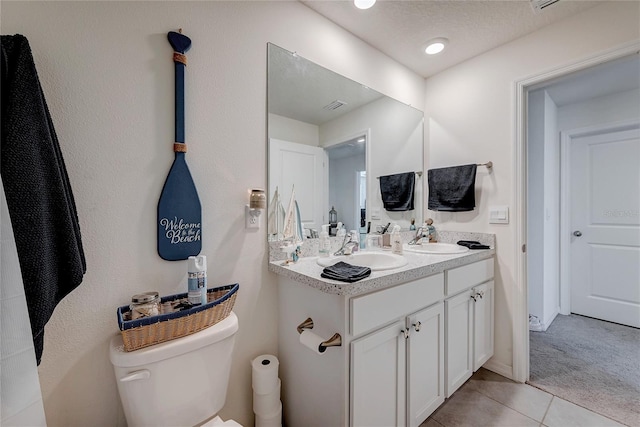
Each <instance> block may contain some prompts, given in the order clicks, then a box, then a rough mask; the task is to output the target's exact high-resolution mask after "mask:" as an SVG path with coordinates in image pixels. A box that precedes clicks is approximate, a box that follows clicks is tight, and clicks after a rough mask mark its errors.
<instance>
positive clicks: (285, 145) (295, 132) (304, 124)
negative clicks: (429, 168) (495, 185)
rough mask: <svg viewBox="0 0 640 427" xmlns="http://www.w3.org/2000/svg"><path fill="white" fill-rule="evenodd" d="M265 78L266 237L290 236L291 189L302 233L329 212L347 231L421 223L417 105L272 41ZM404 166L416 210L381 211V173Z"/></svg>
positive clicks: (420, 143) (399, 170)
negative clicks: (412, 177)
mask: <svg viewBox="0 0 640 427" xmlns="http://www.w3.org/2000/svg"><path fill="white" fill-rule="evenodd" d="M372 72H374V71H372ZM267 77H268V85H267V115H268V125H267V129H268V131H267V133H268V144H269V147H268V153H269V154H268V159H269V166H268V175H269V176H268V180H269V191H268V196H267V197H268V200H269V204H270V206H269V207H268V211H269V212H270V221H269V223H270V225H269V227H268V229H269V231H268V233H269V241H277V240H283V239H284V238H286V237H288V236H283V235H282V231H283V228H282V227H283V226H282V222H283V219H284V216H285V215H286V212H285V211H286V210H288V206H289V201H290V198H291V194H292V191H295V199H296V201H297V203H298V208H299V218H300V220H301V222H302V224H303V226H304V229H305V230H304V231H303V233H304V234H306V235H307V236H309V235H315V233H313V232H312V231H311V230H313V231H315V232H317V233H319V232H320V231H321V230H322V225H323V224H329V223H330V218H329V216H330V211H331V213H334V212H335V217H336V222H341V223H342V224H344V226H345V228H346V230H347V231H350V230H359V231H363V230H366V228H367V226H368V225H369V223H371V232H375V231H376V230H377V227H378V226H385V225H387V224H388V223H390V222H391V223H395V224H398V225H400V226H401V227H402V229H408V228H409V226H410V224H411V221H412V220H415V223H416V225H418V226H419V225H420V224H421V223H422V217H423V213H422V206H423V203H422V200H423V196H424V184H423V181H424V180H425V179H426V175H424V174H422V172H423V147H424V144H423V131H424V127H423V121H424V113H423V112H422V111H419V110H417V109H415V108H413V107H411V106H409V105H406V104H404V103H402V102H399V101H397V100H395V99H392V98H390V97H388V96H385V95H382V94H381V93H379V92H376V91H374V90H372V89H370V88H368V87H366V86H364V85H362V84H360V83H358V82H355V81H353V80H350V79H348V78H346V77H344V76H341V75H339V74H337V73H335V72H333V71H331V70H328V69H326V68H324V67H321V66H320V65H318V64H315V63H313V62H311V61H309V60H307V59H305V58H302V57H300V56H299V55H297V54H295V53H292V52H289V51H287V50H286V49H283V48H281V47H278V46H276V45H274V44H271V43H269V44H268V64H267ZM405 172H413V173H416V175H415V191H414V209H413V210H406V211H387V210H385V208H384V206H383V201H382V196H381V192H380V179H379V177H380V176H384V175H393V174H399V173H405ZM276 190H277V196H276V197H277V198H279V203H280V205H278V206H274V195H276ZM280 206H281V207H280ZM333 231H334V229H332V230H331V232H332V233H333Z"/></svg>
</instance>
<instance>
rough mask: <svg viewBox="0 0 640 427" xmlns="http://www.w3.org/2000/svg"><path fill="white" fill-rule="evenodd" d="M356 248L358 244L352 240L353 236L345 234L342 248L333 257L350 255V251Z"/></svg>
mask: <svg viewBox="0 0 640 427" xmlns="http://www.w3.org/2000/svg"><path fill="white" fill-rule="evenodd" d="M356 246H359V243H358V242H357V241H356V240H353V236H351V233H347V234H345V235H344V240H343V241H342V246H341V247H340V249H338V250H337V251H336V252H335V253H334V254H333V255H334V256H339V255H351V251H352V250H353V248H354V247H356Z"/></svg>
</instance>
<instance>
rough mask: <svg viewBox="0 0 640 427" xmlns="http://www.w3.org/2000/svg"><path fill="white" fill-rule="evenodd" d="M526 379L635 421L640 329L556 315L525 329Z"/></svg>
mask: <svg viewBox="0 0 640 427" xmlns="http://www.w3.org/2000/svg"><path fill="white" fill-rule="evenodd" d="M529 339H530V358H531V359H530V360H531V362H530V380H529V384H531V385H532V386H535V387H537V388H539V389H542V390H544V391H547V392H549V393H552V394H554V395H556V396H558V397H560V398H562V399H565V400H568V401H569V402H573V403H575V404H576V405H580V406H582V407H585V408H587V409H590V410H592V411H594V412H597V413H599V414H602V415H604V416H606V417H609V418H612V419H614V420H616V421H618V422H620V423H623V424H626V425H628V426H633V427H637V426H640V329H637V328H631V327H628V326H623V325H618V324H616V323H610V322H604V321H601V320H597V319H592V318H590V317H584V316H578V315H574V314H572V315H569V316H562V315H558V316H557V317H556V319H555V320H554V321H553V323H552V324H551V326H550V327H549V328H548V329H547V331H546V332H530V333H529Z"/></svg>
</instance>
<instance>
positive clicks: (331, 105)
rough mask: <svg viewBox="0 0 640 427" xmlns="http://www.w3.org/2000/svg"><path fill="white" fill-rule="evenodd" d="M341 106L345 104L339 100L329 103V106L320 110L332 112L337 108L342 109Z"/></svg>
mask: <svg viewBox="0 0 640 427" xmlns="http://www.w3.org/2000/svg"><path fill="white" fill-rule="evenodd" d="M343 105H347V103H346V102H344V101H340V100H339V99H336V100H335V101H333V102H330V103H329V104H327V105H325V106H324V107H322V108H323V109H324V110H329V111H333V110H337V109H338V108H340V107H342V106H343Z"/></svg>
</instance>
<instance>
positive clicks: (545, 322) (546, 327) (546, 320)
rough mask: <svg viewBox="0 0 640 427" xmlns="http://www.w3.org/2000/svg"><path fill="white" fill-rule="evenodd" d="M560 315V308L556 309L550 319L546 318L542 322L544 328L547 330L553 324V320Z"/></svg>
mask: <svg viewBox="0 0 640 427" xmlns="http://www.w3.org/2000/svg"><path fill="white" fill-rule="evenodd" d="M557 315H558V310H555V311H554V312H553V313H552V314H551V316H549V319H545V320H544V322H543V323H542V330H543V331H546V330H547V329H548V328H549V326H551V324H552V323H553V321H554V320H555V318H556V316H557Z"/></svg>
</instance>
